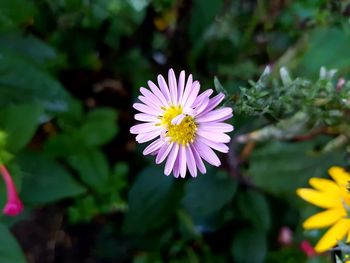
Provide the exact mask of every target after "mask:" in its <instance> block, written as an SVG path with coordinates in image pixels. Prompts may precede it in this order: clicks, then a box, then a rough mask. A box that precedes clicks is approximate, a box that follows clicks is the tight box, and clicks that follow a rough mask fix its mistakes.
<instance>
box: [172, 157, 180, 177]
mask: <svg viewBox="0 0 350 263" xmlns="http://www.w3.org/2000/svg"><path fill="white" fill-rule="evenodd" d="M173 174H174V177H175V178H179V175H180V165H179V154H178V155H177V158H176V161H175V164H174V168H173Z"/></svg>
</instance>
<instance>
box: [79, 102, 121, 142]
mask: <svg viewBox="0 0 350 263" xmlns="http://www.w3.org/2000/svg"><path fill="white" fill-rule="evenodd" d="M116 121H117V113H116V112H115V111H114V110H112V109H107V108H105V109H103V108H99V109H95V110H93V111H91V112H89V113H88V115H87V117H86V120H85V123H84V124H83V125H82V127H81V129H80V132H81V133H82V137H83V138H84V140H85V142H86V144H87V145H90V146H100V145H103V144H105V143H107V142H108V141H110V140H111V139H112V138H113V137H114V136H115V135H116V134H117V132H118V127H117V125H116Z"/></svg>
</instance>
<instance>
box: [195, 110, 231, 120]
mask: <svg viewBox="0 0 350 263" xmlns="http://www.w3.org/2000/svg"><path fill="white" fill-rule="evenodd" d="M231 116H232V109H231V108H228V107H226V108H222V109H217V110H213V111H210V112H208V113H206V114H204V115H201V117H198V118H197V119H196V120H197V122H210V121H219V120H222V119H224V120H226V119H228V118H230V117H231Z"/></svg>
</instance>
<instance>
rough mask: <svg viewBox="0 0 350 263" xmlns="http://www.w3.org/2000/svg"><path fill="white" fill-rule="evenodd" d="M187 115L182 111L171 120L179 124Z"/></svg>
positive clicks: (174, 123)
mask: <svg viewBox="0 0 350 263" xmlns="http://www.w3.org/2000/svg"><path fill="white" fill-rule="evenodd" d="M185 117H186V115H185V114H182V113H181V114H179V115H177V116H176V117H175V118H174V119H172V120H171V124H173V125H179V124H180V123H181V122H182V120H183V119H184V118H185Z"/></svg>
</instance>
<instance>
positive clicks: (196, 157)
mask: <svg viewBox="0 0 350 263" xmlns="http://www.w3.org/2000/svg"><path fill="white" fill-rule="evenodd" d="M190 147H191V150H192V153H193V157H194V160H195V162H196V165H197V168H198V170H199V171H200V172H201V173H202V174H205V173H206V172H207V169H206V168H205V165H204V163H203V161H202V158H201V157H200V155H199V153H198V152H197V150H196V148H195V147H194V145H191V146H190Z"/></svg>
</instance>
